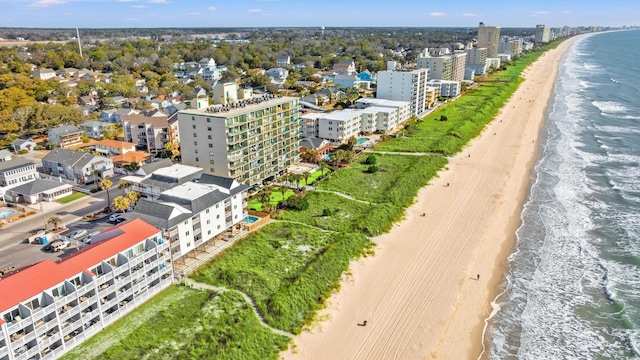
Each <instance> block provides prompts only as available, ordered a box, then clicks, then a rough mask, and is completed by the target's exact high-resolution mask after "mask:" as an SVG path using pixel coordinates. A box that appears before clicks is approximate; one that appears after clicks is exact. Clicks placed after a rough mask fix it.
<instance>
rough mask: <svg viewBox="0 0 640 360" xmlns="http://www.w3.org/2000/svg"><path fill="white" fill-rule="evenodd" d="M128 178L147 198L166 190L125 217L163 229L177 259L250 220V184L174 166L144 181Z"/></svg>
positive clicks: (232, 231) (231, 231)
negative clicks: (248, 196)
mask: <svg viewBox="0 0 640 360" xmlns="http://www.w3.org/2000/svg"><path fill="white" fill-rule="evenodd" d="M170 173H174V175H170ZM179 174H184V175H185V176H179ZM124 179H125V180H126V181H127V182H129V183H130V184H132V187H131V188H130V189H132V190H134V191H138V190H139V189H142V190H143V192H141V193H142V194H145V192H146V194H147V195H149V191H150V190H152V189H156V190H155V191H157V190H159V189H161V188H163V190H162V191H161V192H159V193H157V195H156V193H155V191H153V193H152V194H151V195H152V196H146V197H144V198H142V199H141V200H140V201H139V202H138V203H137V204H136V207H135V210H134V211H133V212H129V213H126V214H125V215H124V216H125V218H128V219H142V220H144V221H146V222H148V223H150V224H152V225H154V226H156V227H158V228H159V229H160V230H161V231H162V237H163V238H165V239H167V240H168V241H169V243H170V246H171V256H172V258H173V260H174V261H175V260H176V259H178V258H181V257H182V256H185V255H186V254H187V253H189V252H190V251H193V250H194V249H196V248H197V247H198V246H200V245H203V244H205V243H207V242H209V241H212V240H214V239H216V238H219V237H222V236H224V235H233V234H235V233H237V232H239V231H241V230H242V226H241V225H242V220H243V219H244V218H245V217H247V216H248V210H247V200H246V198H247V190H248V189H249V187H248V186H246V185H241V184H239V183H238V182H237V181H235V180H234V179H231V178H224V177H220V176H215V175H209V174H202V169H199V168H195V167H192V166H186V165H173V166H171V167H169V168H165V169H159V170H156V171H154V172H153V173H152V174H151V175H150V176H146V177H144V178H138V179H136V178H135V177H133V176H128V177H126V178H124ZM154 179H155V180H154ZM161 179H162V180H161ZM152 183H153V184H152Z"/></svg>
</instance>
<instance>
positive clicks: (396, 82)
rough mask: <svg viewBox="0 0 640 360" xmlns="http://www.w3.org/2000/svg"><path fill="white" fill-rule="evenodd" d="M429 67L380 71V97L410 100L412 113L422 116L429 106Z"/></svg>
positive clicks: (378, 96) (378, 90)
mask: <svg viewBox="0 0 640 360" xmlns="http://www.w3.org/2000/svg"><path fill="white" fill-rule="evenodd" d="M428 74H429V69H418V70H412V71H380V72H378V88H377V95H376V97H377V98H378V99H387V100H397V101H408V102H410V103H411V114H412V115H416V116H421V115H422V114H423V113H425V112H426V111H427V110H428V108H429V106H428V101H427V77H428Z"/></svg>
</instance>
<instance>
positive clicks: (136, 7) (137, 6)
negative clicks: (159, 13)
mask: <svg viewBox="0 0 640 360" xmlns="http://www.w3.org/2000/svg"><path fill="white" fill-rule="evenodd" d="M131 7H132V8H134V9H146V8H147V7H148V6H147V5H131Z"/></svg>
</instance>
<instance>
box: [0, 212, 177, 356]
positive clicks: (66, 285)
mask: <svg viewBox="0 0 640 360" xmlns="http://www.w3.org/2000/svg"><path fill="white" fill-rule="evenodd" d="M92 240H93V243H92V245H89V246H87V247H85V248H84V249H82V250H80V251H78V252H77V253H74V254H73V255H70V256H68V257H66V258H65V259H64V260H62V261H60V262H53V261H51V260H45V261H43V262H40V263H38V264H35V265H33V266H30V267H27V268H24V269H22V270H20V271H17V272H15V273H13V274H9V275H6V276H4V277H3V278H2V279H0V314H2V317H1V318H0V359H3V360H5V359H6V360H23V359H25V360H26V359H41V360H46V359H56V358H58V357H60V356H61V355H63V354H64V353H66V352H67V351H69V350H70V349H72V348H73V347H74V346H76V345H78V344H80V343H82V342H83V341H85V340H86V339H88V338H90V337H91V336H93V335H94V334H95V333H97V332H98V331H99V330H101V329H104V328H105V327H106V326H108V325H109V324H111V323H113V322H114V321H115V320H117V319H119V318H121V317H123V316H124V315H126V314H127V313H128V312H130V311H131V310H133V309H135V308H136V307H137V306H139V305H140V304H142V303H143V302H145V301H146V300H147V299H149V298H150V297H152V296H153V295H155V294H156V293H158V292H159V291H160V290H162V289H164V288H166V287H167V286H169V285H171V283H172V282H173V266H172V262H171V255H170V249H169V243H168V242H166V241H164V240H163V238H162V236H161V235H160V230H158V229H157V228H155V227H153V226H151V225H149V224H147V223H145V222H144V221H142V220H133V221H131V222H128V223H125V224H123V225H120V226H118V227H114V228H111V229H108V230H105V231H103V232H101V233H100V234H98V235H96V236H93V237H92Z"/></svg>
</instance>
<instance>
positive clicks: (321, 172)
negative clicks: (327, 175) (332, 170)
mask: <svg viewBox="0 0 640 360" xmlns="http://www.w3.org/2000/svg"><path fill="white" fill-rule="evenodd" d="M318 166H319V167H320V174H322V176H324V169H326V168H327V161H326V160H321V161H320V162H319V163H318Z"/></svg>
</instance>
